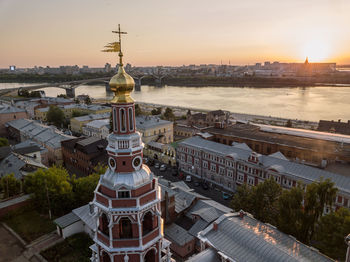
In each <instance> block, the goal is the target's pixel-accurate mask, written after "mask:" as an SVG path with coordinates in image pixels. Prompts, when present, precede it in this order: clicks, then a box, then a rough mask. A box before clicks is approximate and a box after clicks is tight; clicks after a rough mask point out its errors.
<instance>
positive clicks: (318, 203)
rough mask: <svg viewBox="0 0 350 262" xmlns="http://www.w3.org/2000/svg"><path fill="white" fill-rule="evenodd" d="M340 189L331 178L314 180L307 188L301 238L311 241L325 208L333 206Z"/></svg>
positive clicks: (307, 241)
mask: <svg viewBox="0 0 350 262" xmlns="http://www.w3.org/2000/svg"><path fill="white" fill-rule="evenodd" d="M337 191H338V189H337V188H335V187H334V183H333V182H331V180H330V179H326V180H323V179H321V181H320V182H313V183H312V184H309V185H308V186H307V188H306V193H305V196H304V214H303V225H302V232H301V234H300V240H301V241H303V242H304V243H307V244H308V243H309V242H310V240H311V239H312V237H313V234H314V231H315V226H316V224H317V221H318V220H319V219H320V217H321V216H322V214H323V212H324V210H325V209H326V208H327V207H328V208H329V209H331V208H332V205H333V202H334V200H335V197H336V194H337Z"/></svg>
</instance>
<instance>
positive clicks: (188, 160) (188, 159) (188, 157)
mask: <svg viewBox="0 0 350 262" xmlns="http://www.w3.org/2000/svg"><path fill="white" fill-rule="evenodd" d="M187 163H189V164H192V157H191V156H187Z"/></svg>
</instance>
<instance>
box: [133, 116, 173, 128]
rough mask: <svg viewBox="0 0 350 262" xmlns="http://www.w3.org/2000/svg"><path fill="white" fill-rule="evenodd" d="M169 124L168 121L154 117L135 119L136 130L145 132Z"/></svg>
mask: <svg viewBox="0 0 350 262" xmlns="http://www.w3.org/2000/svg"><path fill="white" fill-rule="evenodd" d="M168 124H171V122H170V121H167V120H163V119H160V118H159V117H156V116H137V117H136V128H137V129H138V130H145V129H149V128H154V127H159V126H164V125H168Z"/></svg>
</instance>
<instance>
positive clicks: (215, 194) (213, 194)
mask: <svg viewBox="0 0 350 262" xmlns="http://www.w3.org/2000/svg"><path fill="white" fill-rule="evenodd" d="M150 169H151V170H152V172H153V173H154V174H155V175H156V176H158V177H163V178H165V179H167V180H169V181H172V182H177V181H181V179H180V178H179V177H178V176H173V175H172V174H171V169H170V168H168V169H167V170H166V171H160V170H159V169H157V168H155V167H154V166H151V167H150ZM193 179H194V181H195V180H196V179H197V178H193ZM194 181H192V182H191V183H188V182H186V184H187V185H188V186H189V187H190V188H192V189H194V191H195V192H197V193H198V194H201V195H203V196H206V197H208V198H210V199H212V200H215V201H217V202H219V203H220V204H222V205H224V206H227V207H230V202H231V200H224V199H223V198H222V191H221V190H218V189H214V188H210V187H209V189H208V190H205V189H203V188H202V187H201V186H197V187H196V186H194Z"/></svg>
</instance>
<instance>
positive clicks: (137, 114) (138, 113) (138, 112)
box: [135, 104, 142, 116]
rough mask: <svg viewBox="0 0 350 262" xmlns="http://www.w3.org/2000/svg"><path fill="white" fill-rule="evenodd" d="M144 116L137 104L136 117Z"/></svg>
mask: <svg viewBox="0 0 350 262" xmlns="http://www.w3.org/2000/svg"><path fill="white" fill-rule="evenodd" d="M139 115H142V110H141V107H140V105H139V104H135V116H139Z"/></svg>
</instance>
